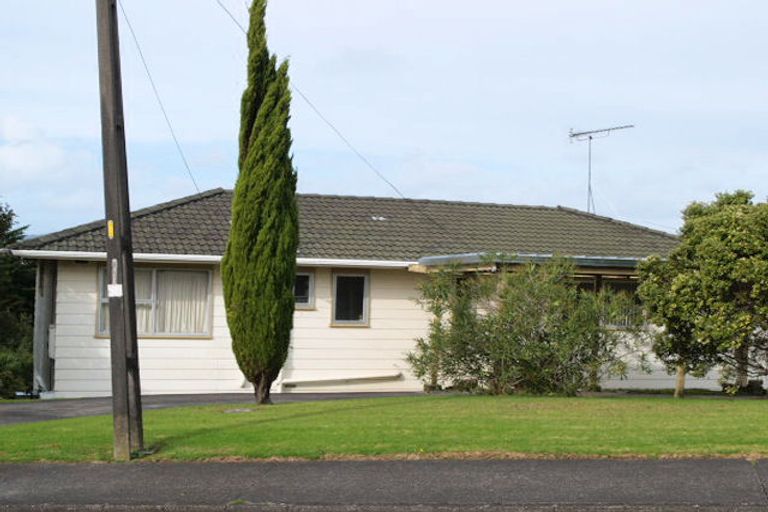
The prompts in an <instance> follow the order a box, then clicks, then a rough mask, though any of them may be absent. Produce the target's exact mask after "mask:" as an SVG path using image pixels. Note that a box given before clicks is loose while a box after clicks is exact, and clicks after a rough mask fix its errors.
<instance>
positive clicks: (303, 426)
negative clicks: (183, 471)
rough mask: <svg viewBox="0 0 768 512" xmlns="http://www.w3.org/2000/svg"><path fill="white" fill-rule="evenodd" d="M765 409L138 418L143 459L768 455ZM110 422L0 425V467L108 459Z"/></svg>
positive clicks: (615, 402) (506, 404)
mask: <svg viewBox="0 0 768 512" xmlns="http://www.w3.org/2000/svg"><path fill="white" fill-rule="evenodd" d="M767 417H768V401H765V400H732V399H722V400H690V401H686V400H673V399H669V398H661V397H643V398H639V397H621V398H556V397H552V398H550V397H488V396H475V397H470V396H423V397H400V398H374V399H355V400H339V401H321V402H309V403H289V404H280V405H275V406H269V407H261V408H260V407H256V406H254V405H252V404H247V403H246V404H242V405H231V404H228V405H217V406H201V407H182V408H175V409H164V410H149V411H146V412H145V437H146V444H147V447H148V448H150V449H152V450H154V454H152V455H149V456H147V457H145V459H147V460H153V461H162V460H175V461H182V460H184V461H189V460H210V459H216V460H241V459H265V458H301V459H336V458H366V457H370V458H375V457H384V458H387V457H393V458H403V457H405V458H419V457H423V458H434V457H440V456H446V454H447V456H455V457H498V458H504V457H511V456H515V457H525V456H530V457H766V456H768V443H766V439H768V422H767V421H766V418H767ZM111 428H112V423H111V417H109V416H97V417H87V418H75V419H67V420H55V421H47V422H41V423H30V424H19V425H11V426H5V427H0V461H6V462H9V461H10V462H27V461H43V460H45V461H108V460H110V459H111V441H112V437H111V436H112V430H111Z"/></svg>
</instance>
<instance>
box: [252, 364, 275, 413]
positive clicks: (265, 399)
mask: <svg viewBox="0 0 768 512" xmlns="http://www.w3.org/2000/svg"><path fill="white" fill-rule="evenodd" d="M271 386H272V379H271V378H269V375H268V374H267V373H266V372H264V373H262V374H260V375H259V376H258V378H257V379H256V382H255V383H254V385H253V393H254V395H256V403H257V404H258V405H271V404H272V399H271V398H270V397H269V388H270V387H271Z"/></svg>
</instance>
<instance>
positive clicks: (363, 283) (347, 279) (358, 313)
mask: <svg viewBox="0 0 768 512" xmlns="http://www.w3.org/2000/svg"><path fill="white" fill-rule="evenodd" d="M333 298H334V300H333V323H334V324H337V325H368V274H353V273H335V274H334V275H333Z"/></svg>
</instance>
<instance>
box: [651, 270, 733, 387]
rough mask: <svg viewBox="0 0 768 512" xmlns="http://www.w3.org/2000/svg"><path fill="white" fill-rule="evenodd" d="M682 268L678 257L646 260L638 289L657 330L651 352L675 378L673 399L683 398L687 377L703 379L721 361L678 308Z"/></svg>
mask: <svg viewBox="0 0 768 512" xmlns="http://www.w3.org/2000/svg"><path fill="white" fill-rule="evenodd" d="M681 264H682V261H681V259H680V258H679V257H678V256H677V255H673V256H672V257H671V258H670V259H668V260H663V259H661V258H659V257H658V256H652V257H650V258H648V259H647V260H646V261H643V262H641V263H640V266H639V274H640V286H639V287H638V295H640V297H641V299H642V300H643V304H644V306H645V309H646V312H647V314H648V317H649V320H650V321H651V322H652V323H653V324H655V325H656V326H658V327H659V329H658V330H657V331H655V332H654V335H653V352H654V353H655V354H656V357H658V358H659V360H660V361H662V362H663V363H664V364H665V365H666V367H667V371H669V372H670V373H672V372H676V374H677V380H676V383H675V395H674V396H675V397H676V398H682V396H683V394H684V392H685V377H686V375H687V374H689V373H692V374H694V375H704V374H706V372H707V371H708V370H710V369H711V368H712V367H713V366H714V365H715V364H716V363H717V362H718V361H719V360H720V357H719V350H718V347H717V345H715V344H712V343H709V344H707V343H700V342H699V340H698V339H697V338H696V336H695V334H694V333H695V326H694V325H693V323H692V322H691V321H689V320H688V319H686V318H685V314H684V311H682V310H681V309H680V308H679V307H677V304H676V295H677V293H678V292H679V291H680V288H679V287H678V281H677V277H678V276H679V275H680V274H681V271H682V269H681Z"/></svg>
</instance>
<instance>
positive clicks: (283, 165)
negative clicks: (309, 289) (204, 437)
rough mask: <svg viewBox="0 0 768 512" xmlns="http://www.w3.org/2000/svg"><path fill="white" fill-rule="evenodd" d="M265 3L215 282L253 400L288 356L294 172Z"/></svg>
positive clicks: (255, 18)
mask: <svg viewBox="0 0 768 512" xmlns="http://www.w3.org/2000/svg"><path fill="white" fill-rule="evenodd" d="M265 12H266V0H254V2H253V4H252V5H251V11H250V27H249V30H248V48H249V56H248V85H247V87H246V89H245V92H244V93H243V97H242V103H241V125H240V157H239V167H240V173H239V176H238V178H237V183H236V184H235V191H234V196H233V201H232V226H231V230H230V236H229V242H228V244H227V250H226V253H225V255H224V258H223V260H222V267H221V270H222V279H223V283H224V299H225V303H226V309H227V321H228V324H229V330H230V334H231V336H232V349H233V352H234V354H235V358H236V359H237V362H238V365H239V366H240V369H241V370H242V372H243V374H244V375H245V377H246V378H247V379H248V380H249V381H250V382H251V383H253V384H254V392H255V395H256V401H257V402H258V403H260V404H265V403H270V398H269V388H270V386H271V384H272V382H273V381H274V380H275V378H277V375H278V373H279V372H280V368H282V366H283V364H284V363H285V359H286V357H287V355H288V347H289V342H290V333H291V328H292V326H293V310H294V297H293V285H294V279H295V274H296V251H297V248H298V213H297V205H296V172H295V170H294V168H293V162H292V158H291V155H290V150H291V132H290V130H289V129H288V120H289V117H290V113H289V110H290V101H291V96H290V91H289V89H288V64H287V62H283V63H281V64H280V65H279V66H277V64H276V57H275V56H274V55H272V56H270V55H269V51H268V49H267V40H266V29H265V24H264V15H265Z"/></svg>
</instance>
